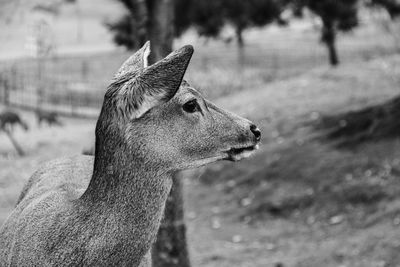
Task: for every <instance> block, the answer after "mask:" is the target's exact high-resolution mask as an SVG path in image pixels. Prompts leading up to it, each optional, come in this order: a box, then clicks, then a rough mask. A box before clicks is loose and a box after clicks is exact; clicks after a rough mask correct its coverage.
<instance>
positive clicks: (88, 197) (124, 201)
mask: <svg viewBox="0 0 400 267" xmlns="http://www.w3.org/2000/svg"><path fill="white" fill-rule="evenodd" d="M113 148H114V152H113V151H111V152H110V151H106V150H107V145H101V146H97V144H96V154H95V161H94V170H93V175H92V178H91V181H90V183H89V186H88V188H87V190H86V191H85V193H84V194H83V195H82V197H81V198H80V201H81V202H83V203H81V204H83V205H81V206H83V207H87V208H85V209H84V212H90V213H91V214H92V215H93V217H94V218H102V219H100V220H98V221H99V223H101V222H102V221H103V222H104V221H107V217H111V216H112V217H114V218H117V219H116V220H117V221H118V222H121V224H122V225H123V227H121V226H119V227H116V228H114V229H113V230H110V231H114V232H113V233H109V234H110V235H111V236H119V237H122V238H126V239H127V240H125V241H126V242H125V243H124V244H125V245H127V244H129V245H130V247H131V249H136V250H143V249H144V250H148V249H149V248H150V245H151V243H152V242H153V240H154V238H155V236H156V234H157V231H158V228H159V226H160V221H161V218H162V216H163V213H164V207H165V202H166V199H167V197H168V194H169V192H170V190H171V186H172V178H171V174H169V173H168V172H163V171H161V170H159V169H157V168H155V166H151V165H149V163H147V162H146V161H144V160H141V159H140V157H137V156H135V155H132V153H128V152H127V150H126V149H123V148H121V147H115V146H114V147H113ZM110 149H111V148H110ZM115 151H120V152H115ZM104 218H105V219H104ZM103 229H107V227H103ZM116 229H117V230H116ZM115 231H117V232H115ZM118 231H119V232H118Z"/></svg>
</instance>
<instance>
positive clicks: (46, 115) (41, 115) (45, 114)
mask: <svg viewBox="0 0 400 267" xmlns="http://www.w3.org/2000/svg"><path fill="white" fill-rule="evenodd" d="M35 113H36V118H37V121H38V125H39V127H40V126H41V125H42V122H44V121H46V122H47V124H48V125H49V126H51V125H58V126H62V123H61V122H60V120H59V119H58V115H57V113H56V112H49V111H44V110H41V109H37V110H36V112H35Z"/></svg>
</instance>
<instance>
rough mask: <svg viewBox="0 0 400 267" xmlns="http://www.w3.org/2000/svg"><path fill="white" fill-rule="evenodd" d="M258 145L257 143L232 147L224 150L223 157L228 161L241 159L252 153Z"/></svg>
mask: <svg viewBox="0 0 400 267" xmlns="http://www.w3.org/2000/svg"><path fill="white" fill-rule="evenodd" d="M258 147H259V145H258V144H255V145H250V146H242V147H232V148H231V149H229V150H227V151H226V154H227V157H226V158H225V159H226V160H230V161H239V160H241V159H244V158H248V157H250V156H251V155H252V154H253V153H254V151H256V150H257V149H258Z"/></svg>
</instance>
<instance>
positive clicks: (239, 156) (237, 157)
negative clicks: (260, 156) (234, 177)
mask: <svg viewBox="0 0 400 267" xmlns="http://www.w3.org/2000/svg"><path fill="white" fill-rule="evenodd" d="M258 148H259V145H258V144H257V145H256V146H255V147H254V149H253V150H251V151H249V150H245V151H243V152H242V153H240V154H236V155H234V156H233V157H232V158H233V160H235V161H239V160H242V159H245V158H248V157H250V156H251V155H253V153H254V152H255V151H256V150H257V149H258Z"/></svg>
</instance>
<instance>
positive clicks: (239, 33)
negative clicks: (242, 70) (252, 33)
mask: <svg viewBox="0 0 400 267" xmlns="http://www.w3.org/2000/svg"><path fill="white" fill-rule="evenodd" d="M235 34H236V41H237V45H238V64H239V67H241V66H243V64H244V39H243V27H241V26H240V25H237V26H236V30H235Z"/></svg>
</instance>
